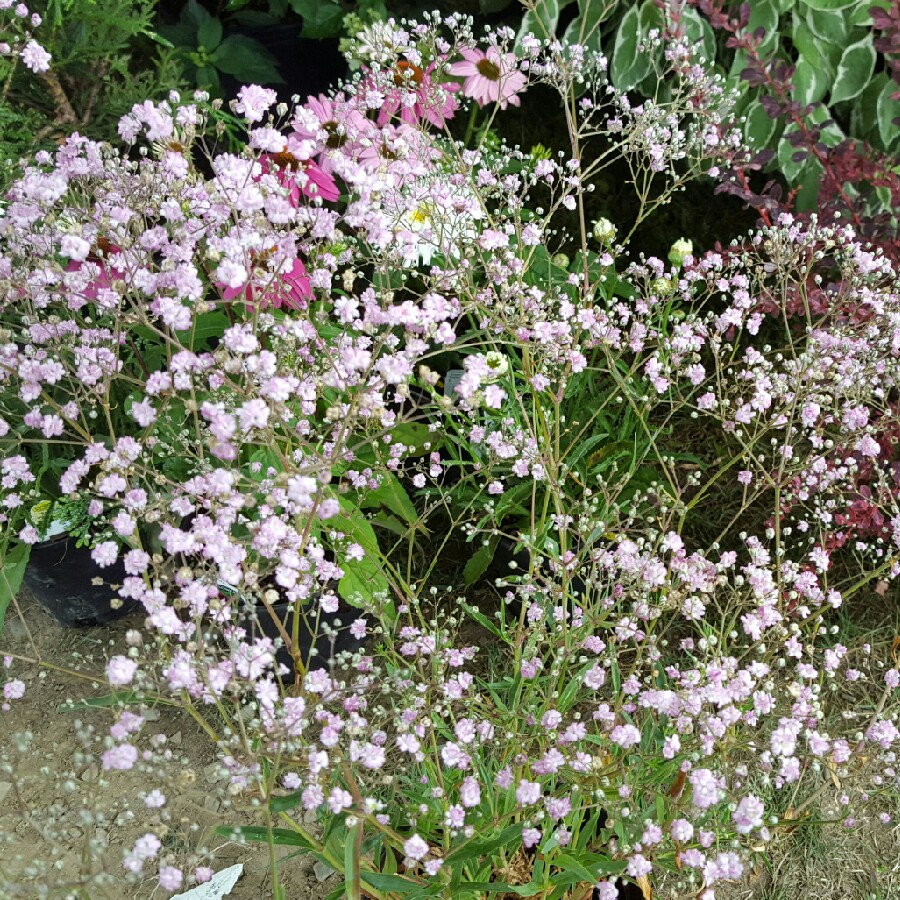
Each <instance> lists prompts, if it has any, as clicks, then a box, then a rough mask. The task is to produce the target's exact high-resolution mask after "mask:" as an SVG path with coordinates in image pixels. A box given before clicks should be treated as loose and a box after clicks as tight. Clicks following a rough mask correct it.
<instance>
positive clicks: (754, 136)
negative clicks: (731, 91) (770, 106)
mask: <svg viewBox="0 0 900 900" xmlns="http://www.w3.org/2000/svg"><path fill="white" fill-rule="evenodd" d="M744 115H745V117H746V119H745V121H744V138H745V139H746V140H747V143H748V144H750V146H751V147H753V149H754V150H763V149H764V148H766V147H768V146H769V142H770V141H771V140H772V139H773V137H774V136H775V131H776V129H777V128H778V120H777V119H772V118H770V117H769V114H768V113H767V112H766V110H765V108H764V107H763V105H762V103H760V102H759V100H753V101H752V102H751V103H750V106H749V107H747V112H746V113H745V114H744Z"/></svg>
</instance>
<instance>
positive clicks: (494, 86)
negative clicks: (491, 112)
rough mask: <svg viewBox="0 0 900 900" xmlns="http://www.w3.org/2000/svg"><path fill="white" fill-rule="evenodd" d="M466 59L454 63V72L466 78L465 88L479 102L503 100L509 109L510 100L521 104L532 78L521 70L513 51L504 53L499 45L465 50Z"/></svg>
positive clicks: (483, 103)
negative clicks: (520, 96) (521, 95)
mask: <svg viewBox="0 0 900 900" xmlns="http://www.w3.org/2000/svg"><path fill="white" fill-rule="evenodd" d="M462 55H463V60H462V61H461V62H456V63H453V65H452V66H450V72H451V73H452V74H453V75H459V76H461V77H463V78H465V81H464V82H463V89H462V92H463V94H464V95H465V96H466V97H471V98H472V99H473V100H474V101H475V102H476V103H477V104H478V105H479V106H484V105H485V104H487V103H499V104H500V109H506V106H507V104H508V103H512V104H513V106H518V105H519V97H518V94H520V93H521V92H522V91H523V90H524V89H525V85H526V84H527V82H528V79H527V78H526V77H525V75H524V74H523V73H522V72H520V71H519V68H518V65H517V62H516V57H515V56H514V55H513V54H512V53H501V52H500V50H499V49H498V48H497V47H488V48H487V52H485V51H483V50H476V49H471V50H463V51H462Z"/></svg>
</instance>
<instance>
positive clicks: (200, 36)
mask: <svg viewBox="0 0 900 900" xmlns="http://www.w3.org/2000/svg"><path fill="white" fill-rule="evenodd" d="M221 43H222V20H221V19H217V18H213V17H212V16H210V17H209V18H208V19H206V20H205V21H204V22H203V24H202V25H201V26H200V27H199V28H198V29H197V46H198V47H205V48H206V50H208V51H210V52H212V51H213V50H215V49H216V47H218V46H219V44H221Z"/></svg>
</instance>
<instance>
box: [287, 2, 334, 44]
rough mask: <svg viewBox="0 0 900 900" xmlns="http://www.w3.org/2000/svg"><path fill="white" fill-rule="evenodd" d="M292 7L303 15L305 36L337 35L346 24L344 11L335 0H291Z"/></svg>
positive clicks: (326, 36)
mask: <svg viewBox="0 0 900 900" xmlns="http://www.w3.org/2000/svg"><path fill="white" fill-rule="evenodd" d="M290 2H291V9H293V10H294V12H295V13H297V15H299V16H302V17H303V37H305V38H329V37H337V36H338V35H339V34H340V33H341V27H342V26H343V24H344V11H343V9H341V7H340V4H338V3H335V2H333V0H290Z"/></svg>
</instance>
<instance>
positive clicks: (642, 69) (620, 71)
mask: <svg viewBox="0 0 900 900" xmlns="http://www.w3.org/2000/svg"><path fill="white" fill-rule="evenodd" d="M659 25H660V15H659V10H658V9H657V8H656V6H655V5H654V4H653V2H652V0H644V3H643V4H641V6H632V7H631V8H630V9H629V10H628V12H626V13H625V15H624V16H622V21H621V22H619V29H618V31H617V32H616V40H615V43H614V44H613V55H612V63H611V65H610V77H611V79H612V82H613V84H614V85H615V86H616V87H617V88H619V89H620V90H623V91H630V90H631V89H632V88H634V87H635V86H636V85H637V84H639V83H640V82H641V81H643V80H644V78H646V77H647V76H648V75H649V74H650V72H651V71H652V70H653V64H654V60H655V57H656V53H650V52H648V51H646V50H641V51H638V45H639V44H640V43H641V40H642V38H645V37H646V36H647V33H648V32H649V31H650V29H651V28H658V27H659ZM658 50H659V48H657V52H658Z"/></svg>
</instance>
